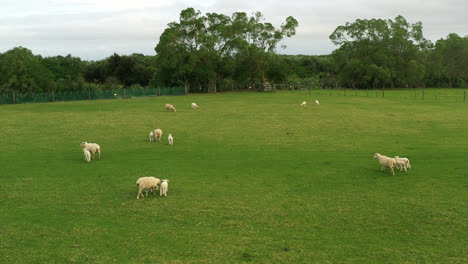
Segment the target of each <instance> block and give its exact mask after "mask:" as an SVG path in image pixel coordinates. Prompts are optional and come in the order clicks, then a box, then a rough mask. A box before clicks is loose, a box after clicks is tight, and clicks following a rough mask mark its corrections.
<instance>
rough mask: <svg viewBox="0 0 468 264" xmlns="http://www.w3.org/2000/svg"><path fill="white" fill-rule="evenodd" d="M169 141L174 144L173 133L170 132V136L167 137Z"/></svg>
mask: <svg viewBox="0 0 468 264" xmlns="http://www.w3.org/2000/svg"><path fill="white" fill-rule="evenodd" d="M167 141H169V145H171V146H172V145H174V138H173V137H172V134H169V137H167Z"/></svg>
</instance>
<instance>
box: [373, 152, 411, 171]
mask: <svg viewBox="0 0 468 264" xmlns="http://www.w3.org/2000/svg"><path fill="white" fill-rule="evenodd" d="M374 159H378V160H379V163H380V166H381V167H382V168H381V170H382V171H384V170H385V168H389V169H390V170H391V171H392V174H393V175H395V171H394V170H393V167H396V168H397V169H399V170H400V171H403V169H404V170H405V172H408V169H411V164H410V161H409V159H408V158H400V157H399V156H395V157H393V158H390V157H387V156H384V155H381V154H379V153H375V154H374Z"/></svg>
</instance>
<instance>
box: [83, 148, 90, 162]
mask: <svg viewBox="0 0 468 264" xmlns="http://www.w3.org/2000/svg"><path fill="white" fill-rule="evenodd" d="M83 153H84V159H85V161H86V162H90V161H91V152H89V151H88V150H87V149H85V148H84V149H83Z"/></svg>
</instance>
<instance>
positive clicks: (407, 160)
mask: <svg viewBox="0 0 468 264" xmlns="http://www.w3.org/2000/svg"><path fill="white" fill-rule="evenodd" d="M394 159H395V160H396V162H397V168H398V163H399V162H401V163H404V164H405V171H407V170H406V169H411V164H410V162H409V159H408V158H400V157H398V156H395V157H394ZM400 171H401V169H400Z"/></svg>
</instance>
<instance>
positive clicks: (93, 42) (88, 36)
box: [0, 0, 468, 60]
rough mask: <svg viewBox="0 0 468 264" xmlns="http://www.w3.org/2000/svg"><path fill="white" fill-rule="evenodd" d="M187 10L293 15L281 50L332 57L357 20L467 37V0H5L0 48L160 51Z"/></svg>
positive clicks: (88, 53) (94, 56) (276, 19)
mask: <svg viewBox="0 0 468 264" xmlns="http://www.w3.org/2000/svg"><path fill="white" fill-rule="evenodd" d="M187 7H193V8H195V9H196V10H200V11H201V12H202V14H205V13H209V12H215V13H222V14H225V15H229V16H231V15H232V13H234V12H238V11H242V12H246V13H247V14H249V15H250V14H251V13H252V12H255V11H260V12H261V13H262V14H263V15H264V17H265V18H266V20H265V21H269V22H271V23H273V24H274V25H275V26H276V27H279V26H280V25H281V23H283V22H284V21H285V19H286V17H288V16H293V17H294V18H296V19H297V20H298V22H299V27H298V29H297V31H296V35H295V36H293V37H292V38H290V39H285V40H284V41H283V44H285V45H287V48H286V49H278V52H279V53H282V54H308V55H319V54H329V53H330V52H331V51H333V50H334V49H335V48H336V47H334V46H333V44H332V43H331V41H330V40H329V39H328V37H329V35H330V34H331V33H332V32H333V30H335V28H336V27H337V26H339V25H343V24H344V23H346V22H353V21H355V20H356V19H358V18H361V19H370V18H382V19H394V18H395V17H396V16H398V15H402V16H404V17H405V18H406V20H407V21H408V22H410V23H414V22H416V21H421V22H422V23H423V30H424V36H425V37H426V38H427V39H429V40H431V41H433V42H435V41H436V40H437V39H440V38H445V37H446V36H447V35H448V34H449V33H457V34H459V35H460V36H465V35H467V34H468V15H467V14H468V12H467V11H468V0H323V1H315V0H300V1H287V0H282V1H278V0H231V1H220V0H204V1H184V0H177V1H170V0H166V1H160V0H2V1H1V5H0V52H5V51H7V50H9V49H11V48H13V47H16V46H23V47H26V48H28V49H30V50H32V52H33V53H34V54H41V55H43V56H55V55H67V54H72V55H73V56H78V57H81V58H82V59H87V60H99V59H103V58H106V57H108V56H110V55H112V54H113V53H114V52H116V53H118V54H121V55H122V54H131V53H143V54H146V55H155V51H154V47H155V46H156V45H157V43H158V41H159V36H160V35H161V33H162V32H163V31H164V29H165V28H166V27H167V24H168V23H170V22H172V21H178V19H179V14H180V11H181V10H183V9H185V8H187Z"/></svg>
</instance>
